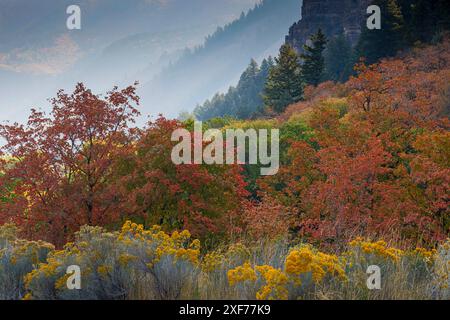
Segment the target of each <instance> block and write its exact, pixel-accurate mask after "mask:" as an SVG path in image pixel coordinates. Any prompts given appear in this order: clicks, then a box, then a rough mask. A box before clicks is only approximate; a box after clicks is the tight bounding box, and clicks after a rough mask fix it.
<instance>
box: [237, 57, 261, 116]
mask: <svg viewBox="0 0 450 320" xmlns="http://www.w3.org/2000/svg"><path fill="white" fill-rule="evenodd" d="M259 73H260V69H259V66H258V63H257V62H256V61H255V60H254V59H252V60H251V61H250V65H249V66H248V67H247V69H246V70H245V71H244V73H243V74H242V75H241V78H240V80H239V83H238V86H237V88H236V89H237V91H238V92H239V97H238V105H237V106H236V107H237V109H236V110H234V112H233V113H234V114H235V115H236V116H237V118H241V119H246V118H249V117H250V116H251V115H252V114H253V113H254V112H255V111H256V109H257V106H260V105H261V104H262V99H261V97H260V96H259V94H260V93H261V88H260V87H258V83H257V82H258V76H259Z"/></svg>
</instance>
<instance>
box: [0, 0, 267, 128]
mask: <svg viewBox="0 0 450 320" xmlns="http://www.w3.org/2000/svg"><path fill="white" fill-rule="evenodd" d="M258 1H259V0H164V1H161V0H127V1H123V0H79V1H76V2H75V3H76V4H78V5H79V6H80V7H81V19H82V24H81V27H82V28H81V30H72V31H70V30H67V28H66V19H67V17H68V15H67V14H66V8H67V7H68V6H69V5H71V4H74V1H71V0H39V1H37V0H32V1H31V0H0V121H4V120H12V121H16V120H18V121H23V120H25V119H26V117H27V115H28V111H29V109H30V108H31V107H42V108H44V109H45V108H47V107H48V103H47V101H46V99H47V98H51V97H53V96H54V95H55V94H56V92H57V90H58V89H61V88H64V89H66V90H73V88H74V87H73V86H74V84H75V83H76V82H79V81H83V82H85V83H86V84H87V85H88V86H89V87H90V88H92V89H93V90H94V91H96V92H104V91H105V89H110V88H111V87H112V86H114V85H125V84H130V83H133V82H134V81H135V80H141V82H145V81H148V80H149V79H151V78H152V76H154V74H156V73H158V72H159V71H160V70H161V68H162V67H164V66H167V65H168V63H169V62H170V61H176V60H177V59H178V58H179V57H180V56H181V54H182V52H183V49H184V48H185V47H189V46H193V45H194V44H199V43H202V41H203V39H204V37H205V36H206V35H208V34H210V33H211V32H212V31H213V30H214V29H215V28H217V26H220V25H223V24H225V23H228V22H230V21H233V20H234V19H236V18H237V17H239V14H240V13H241V12H242V11H243V10H245V11H246V10H248V9H249V8H251V7H253V6H254V5H255V3H257V2H258ZM16 79H20V80H18V81H15V80H16ZM13 81H14V82H13Z"/></svg>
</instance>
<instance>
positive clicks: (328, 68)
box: [324, 33, 353, 82]
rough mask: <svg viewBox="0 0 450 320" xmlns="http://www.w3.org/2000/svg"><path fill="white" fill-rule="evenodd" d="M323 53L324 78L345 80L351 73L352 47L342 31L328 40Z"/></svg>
mask: <svg viewBox="0 0 450 320" xmlns="http://www.w3.org/2000/svg"><path fill="white" fill-rule="evenodd" d="M324 55H325V79H326V80H332V81H339V82H345V81H347V80H348V78H349V77H350V75H351V73H352V62H353V59H352V56H353V49H352V45H351V44H350V42H349V41H348V40H347V39H346V38H345V36H344V34H343V33H342V34H340V35H338V36H337V37H334V38H332V39H331V40H330V41H329V42H328V45H327V49H326V50H325V53H324Z"/></svg>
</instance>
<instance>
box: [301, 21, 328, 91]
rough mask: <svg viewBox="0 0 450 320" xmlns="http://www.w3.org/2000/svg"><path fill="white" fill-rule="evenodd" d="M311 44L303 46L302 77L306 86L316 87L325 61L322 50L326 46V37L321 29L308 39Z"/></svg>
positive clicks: (320, 79)
mask: <svg viewBox="0 0 450 320" xmlns="http://www.w3.org/2000/svg"><path fill="white" fill-rule="evenodd" d="M310 40H311V44H310V45H309V44H305V45H304V46H303V50H304V53H303V54H302V55H301V58H302V60H303V67H302V77H303V80H304V82H305V83H306V84H310V85H313V86H317V85H318V84H319V83H320V82H321V81H322V80H323V76H324V69H325V59H324V55H323V53H324V50H325V47H326V45H327V37H326V36H325V34H324V33H323V32H322V30H321V29H319V30H318V31H317V33H316V34H313V35H312V36H311V38H310Z"/></svg>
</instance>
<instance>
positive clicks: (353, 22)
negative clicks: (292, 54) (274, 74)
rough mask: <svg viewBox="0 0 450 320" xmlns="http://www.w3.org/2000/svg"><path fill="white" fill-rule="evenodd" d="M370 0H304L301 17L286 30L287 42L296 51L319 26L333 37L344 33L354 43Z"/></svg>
mask: <svg viewBox="0 0 450 320" xmlns="http://www.w3.org/2000/svg"><path fill="white" fill-rule="evenodd" d="M371 1H372V0H303V7H302V14H301V16H302V18H301V20H300V21H298V22H297V23H295V24H294V25H293V26H291V28H290V29H289V35H288V36H287V37H286V42H287V43H289V44H290V45H292V46H293V47H294V48H295V49H296V50H297V51H298V52H302V50H303V49H302V47H303V45H304V44H305V43H306V41H307V40H308V39H309V37H310V36H311V35H312V34H314V33H316V32H317V30H318V29H319V28H321V29H322V31H323V32H324V33H325V34H326V35H327V36H328V37H332V36H335V35H338V34H341V33H344V34H345V36H346V37H347V39H348V40H349V41H350V42H351V43H352V45H355V44H356V43H357V42H358V39H359V36H360V34H361V23H362V22H363V19H365V17H366V10H367V7H368V6H369V5H370V3H371Z"/></svg>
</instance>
